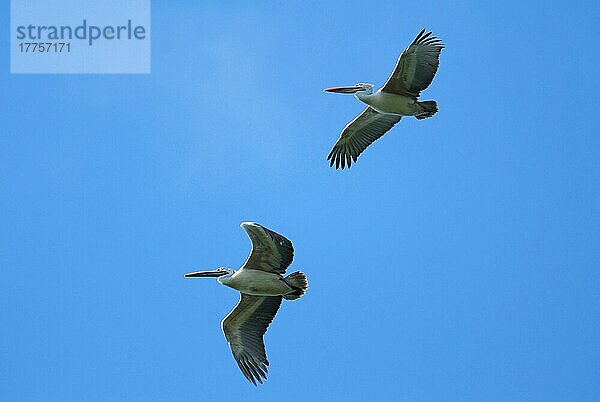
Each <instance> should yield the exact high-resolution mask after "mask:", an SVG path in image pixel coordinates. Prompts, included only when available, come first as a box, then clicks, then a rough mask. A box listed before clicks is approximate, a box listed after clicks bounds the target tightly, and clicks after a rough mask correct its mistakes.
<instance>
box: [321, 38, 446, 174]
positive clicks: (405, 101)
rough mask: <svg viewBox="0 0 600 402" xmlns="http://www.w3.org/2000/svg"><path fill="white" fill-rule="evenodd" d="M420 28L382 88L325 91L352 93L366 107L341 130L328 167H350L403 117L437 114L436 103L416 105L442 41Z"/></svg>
mask: <svg viewBox="0 0 600 402" xmlns="http://www.w3.org/2000/svg"><path fill="white" fill-rule="evenodd" d="M431 34H432V33H431V32H427V33H425V29H423V30H422V31H421V32H419V34H418V35H417V37H416V38H415V40H414V41H413V42H412V43H411V44H410V45H409V46H408V47H407V48H406V49H405V50H404V51H403V52H402V54H401V55H400V57H399V58H398V61H397V62H396V67H394V71H393V72H392V75H390V78H388V80H387V82H386V83H385V85H384V86H383V87H382V88H381V89H379V90H378V91H377V92H375V93H373V84H368V83H358V84H356V85H353V86H347V87H333V88H326V89H324V91H325V92H338V93H343V94H354V96H355V97H356V98H357V99H358V100H360V101H362V102H364V103H366V104H367V105H368V106H367V108H366V109H365V110H363V112H362V113H361V114H359V115H358V116H357V117H356V118H355V119H354V120H352V121H351V122H350V123H349V124H348V125H347V126H346V127H345V128H344V130H343V131H342V134H341V135H340V138H338V140H337V142H336V143H335V145H334V146H333V149H332V150H331V152H330V153H329V156H328V157H327V160H328V161H329V166H333V164H334V163H335V168H336V169H337V168H339V167H340V166H341V167H342V169H344V167H345V166H346V165H348V167H350V166H351V165H352V162H356V160H357V159H358V156H359V155H360V154H361V153H362V152H363V151H364V150H365V148H367V147H368V146H369V145H371V144H372V143H373V142H374V141H375V140H377V139H378V138H379V137H381V136H382V135H384V134H385V133H386V132H388V131H389V130H390V129H391V128H392V127H394V125H395V124H396V123H398V122H399V121H400V119H401V118H402V116H415V117H416V118H417V119H419V120H421V119H425V118H427V117H431V116H433V115H434V114H436V112H437V111H438V108H437V103H436V102H435V101H432V100H431V101H424V102H418V101H417V99H418V98H419V95H420V93H421V91H422V90H424V89H425V88H427V87H428V86H429V84H431V81H432V80H433V77H434V76H435V73H436V71H437V69H438V65H439V63H440V52H441V51H442V49H443V48H444V45H443V44H442V41H441V40H440V39H438V38H436V37H435V36H431Z"/></svg>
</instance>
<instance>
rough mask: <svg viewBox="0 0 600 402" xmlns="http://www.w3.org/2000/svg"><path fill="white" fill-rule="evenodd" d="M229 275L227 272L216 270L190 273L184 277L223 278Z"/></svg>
mask: <svg viewBox="0 0 600 402" xmlns="http://www.w3.org/2000/svg"><path fill="white" fill-rule="evenodd" d="M226 273H227V271H222V270H220V269H215V270H213V271H198V272H190V273H187V274H185V275H183V276H185V277H186V278H216V277H219V276H223V275H225V274H226Z"/></svg>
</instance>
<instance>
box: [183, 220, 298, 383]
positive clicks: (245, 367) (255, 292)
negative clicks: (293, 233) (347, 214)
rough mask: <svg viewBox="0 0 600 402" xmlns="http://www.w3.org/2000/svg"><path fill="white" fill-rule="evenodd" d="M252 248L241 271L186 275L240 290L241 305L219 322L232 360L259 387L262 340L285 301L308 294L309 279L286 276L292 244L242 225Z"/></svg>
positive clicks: (262, 371)
mask: <svg viewBox="0 0 600 402" xmlns="http://www.w3.org/2000/svg"><path fill="white" fill-rule="evenodd" d="M240 226H241V227H242V229H244V230H245V231H246V233H247V234H248V237H249V238H250V241H251V242H252V251H251V252H250V255H249V256H248V259H247V260H246V262H245V263H244V265H242V268H240V269H238V270H237V271H236V270H234V269H231V268H218V269H216V270H214V271H200V272H191V273H189V274H185V275H184V276H185V277H186V278H206V277H217V281H218V282H219V283H222V284H223V285H225V286H229V287H230V288H234V289H236V290H239V291H240V293H241V297H240V301H239V302H238V304H237V305H236V306H235V308H234V309H233V310H231V312H230V313H229V314H228V315H227V317H225V319H223V321H222V322H221V328H222V329H223V333H225V338H226V339H227V342H228V343H229V347H230V348H231V352H232V353H233V357H234V358H235V361H236V362H237V364H238V366H239V367H240V370H242V373H244V375H245V376H246V378H247V379H248V380H249V381H250V382H252V383H253V384H254V385H256V381H258V382H259V383H261V384H262V382H263V379H264V380H266V379H267V366H268V365H269V362H268V361H267V354H266V352H265V344H264V342H263V335H264V334H265V332H266V331H267V327H268V326H269V324H270V323H271V321H273V317H275V314H277V310H278V309H279V306H280V305H281V299H282V297H283V298H284V299H286V300H295V299H298V298H299V297H301V296H302V295H304V292H306V289H307V288H308V281H307V280H306V276H305V275H304V274H303V273H302V272H300V271H296V272H294V273H291V274H289V275H288V276H286V277H284V276H283V274H284V273H285V270H286V269H287V267H288V266H289V265H290V264H291V263H292V259H293V258H294V248H293V247H292V242H291V241H289V240H288V239H286V238H285V237H283V236H282V235H280V234H278V233H275V232H273V231H271V230H269V229H267V228H265V227H264V226H261V225H259V224H258V223H254V222H244V223H242V224H241V225H240Z"/></svg>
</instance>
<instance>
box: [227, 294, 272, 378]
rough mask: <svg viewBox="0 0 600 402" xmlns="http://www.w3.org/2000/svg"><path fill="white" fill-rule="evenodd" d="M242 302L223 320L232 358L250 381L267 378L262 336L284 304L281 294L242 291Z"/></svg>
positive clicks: (266, 361)
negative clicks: (268, 294) (253, 293)
mask: <svg viewBox="0 0 600 402" xmlns="http://www.w3.org/2000/svg"><path fill="white" fill-rule="evenodd" d="M241 295H242V296H241V298H240V301H239V302H238V304H237V305H236V306H235V308H234V309H233V310H231V312H230V313H229V314H228V315H227V317H225V319H223V322H221V328H222V329H223V333H224V334H225V338H227V342H228V343H229V347H230V348H231V352H232V353H233V357H234V358H235V361H236V362H237V364H238V366H239V367H240V370H242V373H244V375H245V376H246V378H247V379H248V381H250V382H252V383H253V384H254V385H256V381H258V382H259V383H261V384H262V382H263V380H266V379H267V371H268V370H267V366H268V365H269V362H268V360H267V354H266V352H265V344H264V342H263V335H264V334H265V332H267V327H268V326H269V324H270V323H271V321H273V317H275V314H277V310H279V306H280V305H281V296H252V295H248V294H244V293H242V294H241Z"/></svg>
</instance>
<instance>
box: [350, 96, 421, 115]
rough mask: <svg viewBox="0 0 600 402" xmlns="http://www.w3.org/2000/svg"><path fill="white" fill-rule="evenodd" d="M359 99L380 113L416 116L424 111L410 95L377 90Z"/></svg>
mask: <svg viewBox="0 0 600 402" xmlns="http://www.w3.org/2000/svg"><path fill="white" fill-rule="evenodd" d="M359 99H360V100H361V101H363V102H364V103H366V104H367V105H369V106H371V107H372V108H373V109H375V110H377V111H378V112H379V113H389V114H398V115H401V116H414V115H415V114H418V113H420V112H422V109H421V108H420V107H419V105H417V104H416V101H415V100H414V99H412V98H410V97H408V96H402V95H396V94H390V93H387V92H380V91H377V92H375V93H374V94H372V95H367V96H363V97H360V98H359Z"/></svg>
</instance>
